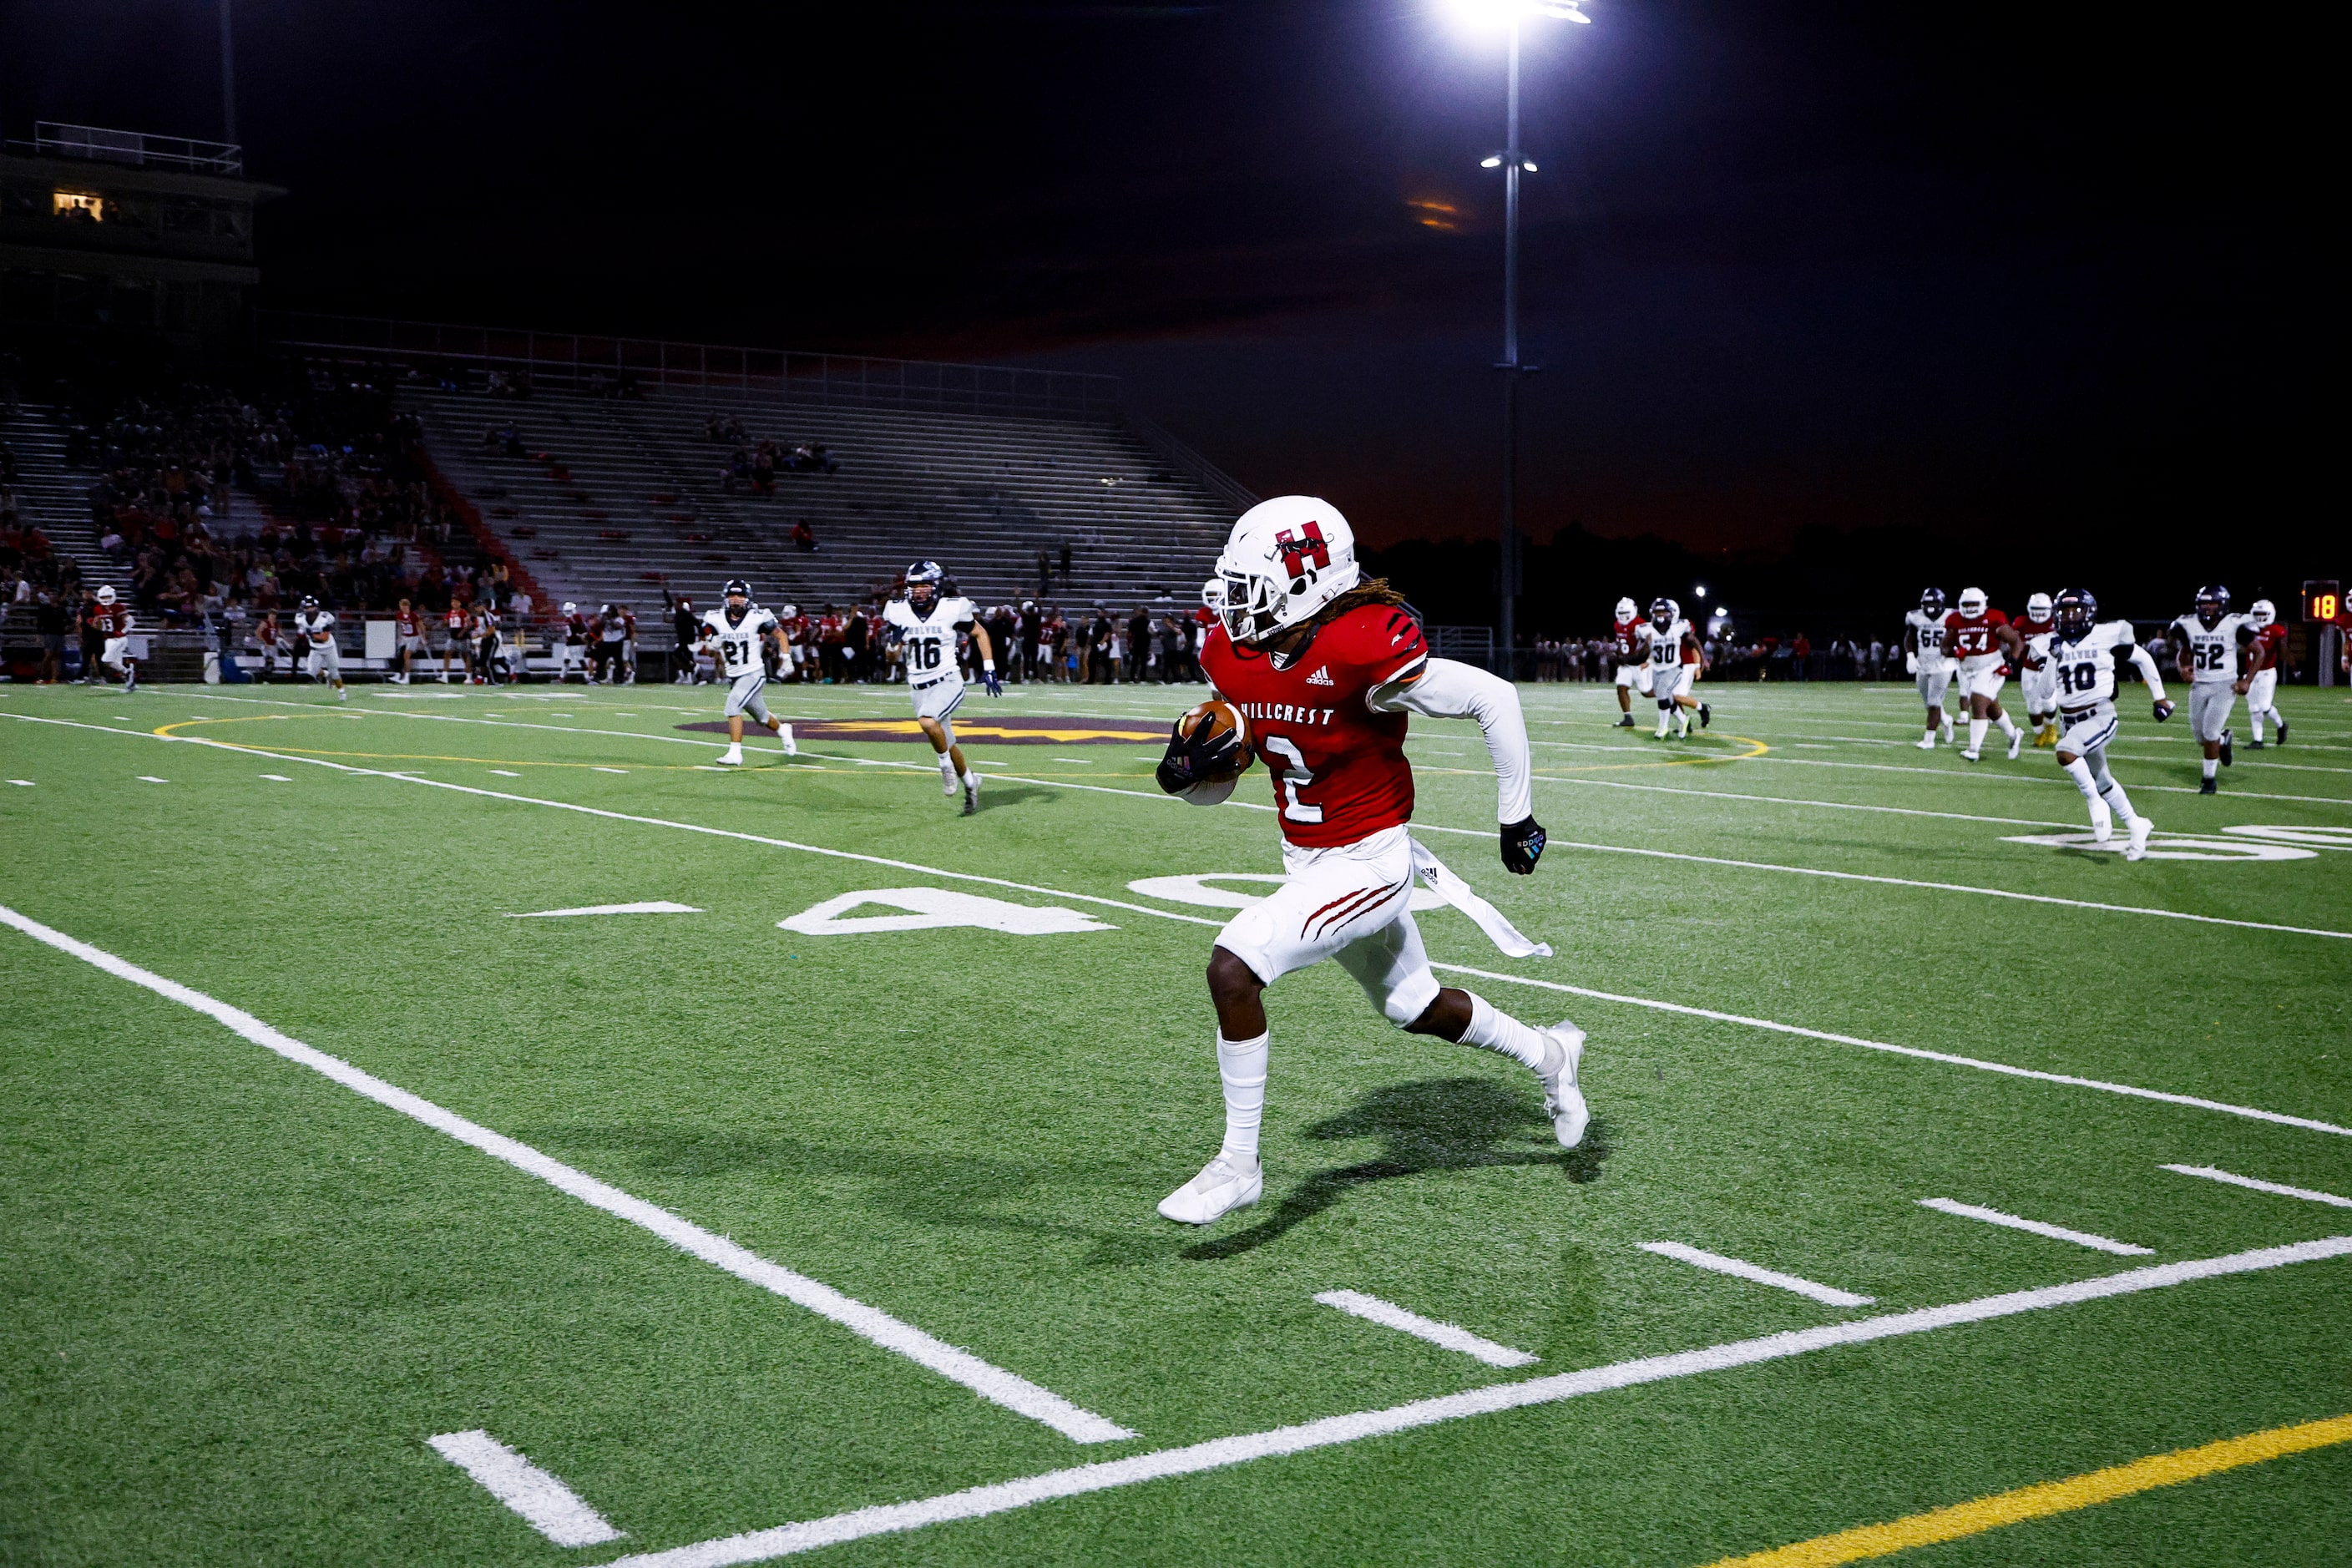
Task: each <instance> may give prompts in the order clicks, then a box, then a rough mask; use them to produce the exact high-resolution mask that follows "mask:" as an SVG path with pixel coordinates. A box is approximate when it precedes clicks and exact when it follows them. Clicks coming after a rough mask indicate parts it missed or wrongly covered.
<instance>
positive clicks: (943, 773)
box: [940, 752, 956, 779]
mask: <svg viewBox="0 0 2352 1568" xmlns="http://www.w3.org/2000/svg"><path fill="white" fill-rule="evenodd" d="M955 776H956V771H955V759H954V758H953V757H950V756H949V755H948V754H947V753H946V752H940V777H941V778H943V779H951V778H953V777H955Z"/></svg>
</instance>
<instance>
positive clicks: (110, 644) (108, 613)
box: [89, 584, 139, 693]
mask: <svg viewBox="0 0 2352 1568" xmlns="http://www.w3.org/2000/svg"><path fill="white" fill-rule="evenodd" d="M89 624H90V625H91V626H95V627H96V628H97V629H98V633H99V636H100V639H101V643H100V647H101V651H100V654H99V656H98V661H99V663H100V664H101V665H104V666H105V667H106V668H109V669H110V670H112V671H114V673H115V674H117V675H119V676H121V677H122V689H123V690H124V692H126V693H129V692H132V691H136V690H138V689H139V661H138V660H137V659H135V658H131V606H130V605H125V604H122V603H121V602H120V601H118V600H117V599H116V598H115V596H114V588H113V586H112V584H108V585H106V586H103V587H101V588H100V589H99V591H98V598H97V601H96V602H95V603H93V604H92V605H90V608H89Z"/></svg>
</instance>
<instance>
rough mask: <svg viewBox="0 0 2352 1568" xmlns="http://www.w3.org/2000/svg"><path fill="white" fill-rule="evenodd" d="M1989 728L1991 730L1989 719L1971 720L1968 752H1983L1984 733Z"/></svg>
mask: <svg viewBox="0 0 2352 1568" xmlns="http://www.w3.org/2000/svg"><path fill="white" fill-rule="evenodd" d="M1990 728H1992V721H1990V720H1989V719H1971V720H1969V751H1971V752H1981V751H1983V750H1984V735H1985V731H1987V730H1989V729H1990Z"/></svg>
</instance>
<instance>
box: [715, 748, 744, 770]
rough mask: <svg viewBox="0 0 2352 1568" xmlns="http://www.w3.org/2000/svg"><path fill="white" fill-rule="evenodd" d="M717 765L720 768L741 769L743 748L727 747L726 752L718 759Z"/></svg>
mask: <svg viewBox="0 0 2352 1568" xmlns="http://www.w3.org/2000/svg"><path fill="white" fill-rule="evenodd" d="M742 765H743V748H742V747H740V746H730V747H728V748H727V750H726V752H725V753H724V754H723V755H722V756H720V757H719V766H720V767H722V768H740V767H741V766H742Z"/></svg>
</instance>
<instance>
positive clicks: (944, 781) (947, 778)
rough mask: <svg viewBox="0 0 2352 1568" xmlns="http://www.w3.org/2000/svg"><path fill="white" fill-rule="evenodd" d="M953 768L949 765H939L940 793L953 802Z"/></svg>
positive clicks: (954, 777)
mask: <svg viewBox="0 0 2352 1568" xmlns="http://www.w3.org/2000/svg"><path fill="white" fill-rule="evenodd" d="M955 792H956V776H955V768H954V766H953V765H952V764H951V763H940V794H941V795H945V796H947V797H948V798H949V799H950V800H953V799H954V798H955Z"/></svg>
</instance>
